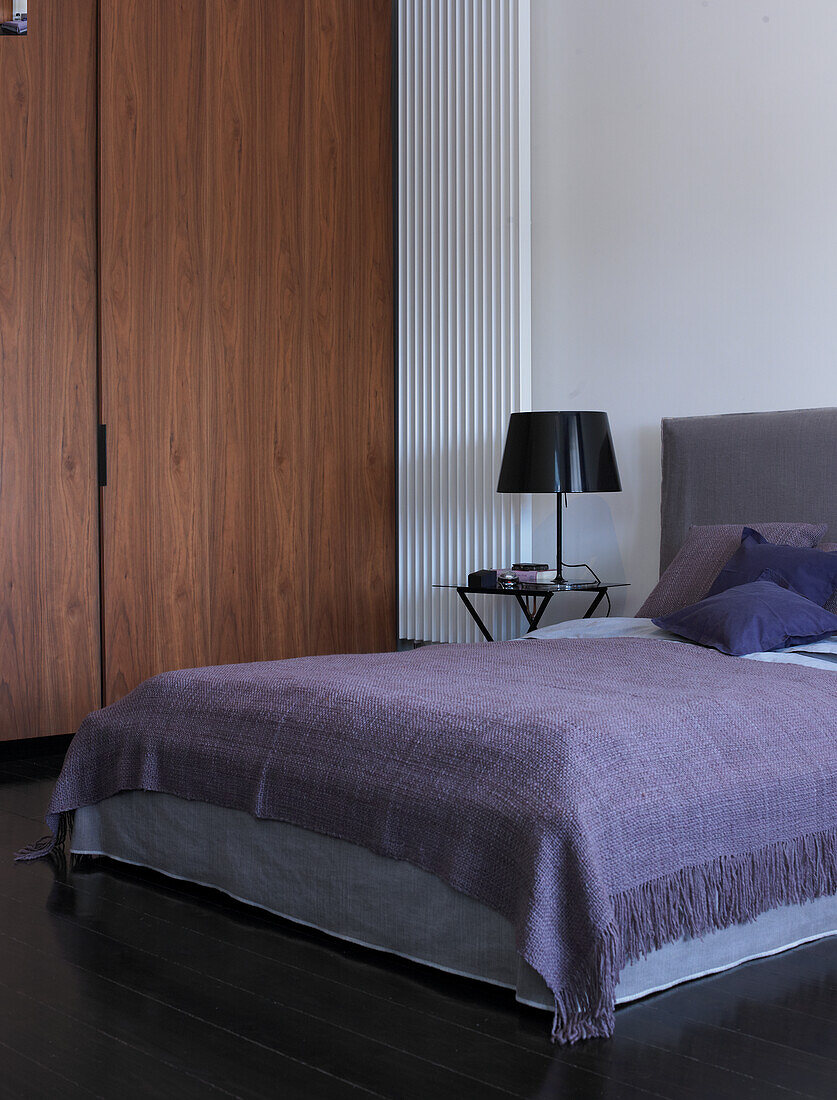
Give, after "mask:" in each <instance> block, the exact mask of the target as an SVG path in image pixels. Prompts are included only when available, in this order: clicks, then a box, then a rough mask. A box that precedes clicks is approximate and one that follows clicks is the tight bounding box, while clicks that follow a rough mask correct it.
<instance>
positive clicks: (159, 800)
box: [71, 791, 837, 1011]
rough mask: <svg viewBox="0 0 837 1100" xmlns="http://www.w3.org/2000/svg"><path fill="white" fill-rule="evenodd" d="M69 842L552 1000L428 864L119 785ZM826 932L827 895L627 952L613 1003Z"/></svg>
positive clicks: (496, 928) (836, 923)
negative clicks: (630, 956)
mask: <svg viewBox="0 0 837 1100" xmlns="http://www.w3.org/2000/svg"><path fill="white" fill-rule="evenodd" d="M71 850H72V851H73V852H74V853H76V854H78V855H103V856H110V857H111V858H113V859H117V860H120V861H122V862H124V863H131V864H135V865H139V866H142V867H148V868H151V869H153V870H155V871H160V872H162V873H163V874H165V875H169V876H171V877H173V878H178V879H185V880H186V881H188V882H193V883H198V884H200V885H203V886H210V887H213V888H215V889H218V890H222V891H223V892H224V893H226V894H228V895H229V896H231V897H233V898H236V899H237V900H239V901H243V902H246V903H247V904H249V905H255V906H258V907H259V908H261V909H266V910H268V911H269V912H271V913H274V914H276V915H278V916H281V917H285V918H287V919H289V920H292V921H295V922H297V923H300V924H304V925H308V926H310V927H313V928H317V929H319V930H321V931H323V932H327V933H329V934H330V935H333V936H338V937H340V938H341V939H344V940H349V941H351V942H352V943H358V944H362V945H363V946H365V947H371V948H375V949H376V950H379V951H387V952H390V953H392V954H395V955H400V956H402V957H404V958H407V959H411V960H413V961H415V962H419V963H423V964H426V965H429V966H434V967H437V968H438V969H441V970H445V971H448V972H449V973H453V974H459V975H463V976H465V977H468V978H475V979H477V980H480V981H484V982H490V983H492V984H493V985H499V986H505V987H507V988H509V989H512V990H514V993H515V996H516V998H517V1000H518V1001H521V1002H522V1003H524V1004H527V1005H532V1006H534V1007H536V1008H546V1009H549V1010H550V1011H552V1009H553V1004H552V996H551V994H550V992H549V990H548V988H547V987H546V984H545V983H544V981H543V979H542V978H541V977H540V975H538V974H537V973H536V972H535V971H534V970H533V969H532V968H531V967H530V966H529V965H528V964H527V963H526V962H524V961H523V960H522V959H521V958H520V956H519V955H518V954H517V952H516V950H515V938H514V929H513V928H512V926H511V925H510V924H509V922H508V921H507V920H505V918H503V917H501V916H500V915H499V914H498V913H495V912H494V911H493V910H491V909H488V908H487V907H486V906H484V905H482V904H480V903H479V902H476V901H474V900H473V899H472V898H469V897H466V896H465V895H464V894H461V893H459V892H458V891H456V890H453V889H451V888H450V887H449V886H447V885H446V884H445V883H443V882H442V881H441V880H440V879H438V878H436V877H435V876H434V875H431V874H429V873H428V872H427V871H423V870H421V869H420V868H417V867H413V866H412V864H409V863H403V862H399V861H396V860H392V859H387V858H385V857H384V856H379V855H376V854H375V853H373V852H369V851H367V850H366V849H365V848H361V847H358V846H357V845H355V844H349V843H347V842H346V841H343V840H335V839H332V838H331V837H325V836H321V835H320V834H318V833H313V832H310V831H309V830H307V829H300V828H297V827H296V826H294V825H285V824H282V823H281V822H276V821H261V820H258V819H256V818H253V817H251V816H250V815H249V814H246V813H243V812H242V811H240V810H229V809H224V808H222V807H218V806H210V805H207V804H206V803H203V802H188V801H186V800H184V799H181V798H176V797H174V796H173V795H167V794H154V793H149V792H145V791H128V792H125V793H123V794H119V795H116V796H115V797H113V798H109V799H106V800H105V801H103V802H100V803H99V804H98V805H95V806H87V807H85V808H83V809H80V810H78V811H77V812H76V815H75V825H74V829H73V837H72V844H71ZM836 933H837V898H834V897H830V898H820V899H819V900H817V901H814V902H810V903H808V904H806V905H798V906H786V907H783V908H781V909H776V910H773V911H771V912H769V913H765V914H763V915H762V916H761V917H759V918H758V919H757V920H755V921H753V922H752V923H751V924H747V925H740V926H736V927H734V928H728V929H726V930H724V931H722V932H715V933H712V934H711V935H708V936H705V937H704V938H703V939H702V940H684V941H680V942H678V943H673V944H669V945H668V946H666V947H664V948H662V949H661V950H659V951H655V952H653V953H652V954H650V955H649V956H648V957H647V958H645V959H641V960H639V961H637V962H634V963H631V964H630V965H629V966H627V967H626V968H625V969H624V970H623V972H622V975H621V978H620V981H619V985H618V986H617V988H616V1000H617V1004H621V1003H625V1002H626V1001H632V1000H636V999H637V998H639V997H644V996H646V995H647V994H649V993H654V992H658V991H659V990H662V989H668V988H669V987H670V986H673V985H676V984H678V983H680V982H685V981H689V980H690V979H692V978H699V977H703V976H704V975H706V974H712V973H716V972H718V971H720V970H726V969H729V968H730V967H733V966H737V965H738V964H739V963H742V962H746V961H748V960H750V959H755V958H759V957H761V956H764V955H771V954H775V953H777V952H779V951H785V950H788V949H789V948H791V947H795V946H797V945H799V944H801V943H806V942H809V941H811V940H815V939H820V938H822V937H824V936H831V935H835V934H836Z"/></svg>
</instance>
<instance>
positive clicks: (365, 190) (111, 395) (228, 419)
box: [100, 0, 395, 701]
mask: <svg viewBox="0 0 837 1100" xmlns="http://www.w3.org/2000/svg"><path fill="white" fill-rule="evenodd" d="M101 11H102V15H101V28H102V30H101V65H102V77H101V88H102V94H101V134H102V137H101V173H100V189H101V218H102V374H103V381H102V395H103V416H104V419H105V420H106V421H107V422H108V425H109V441H110V471H109V477H110V483H109V485H108V488H107V490H106V491H105V493H104V510H103V524H104V526H103V531H104V534H103V540H104V547H105V561H104V601H105V615H104V622H105V662H106V684H107V694H106V697H107V699H108V701H112V700H114V699H116V698H119V697H120V696H121V695H123V694H124V693H125V691H127V690H129V689H130V688H131V687H133V686H134V685H135V684H136V683H138V682H140V681H141V680H142V679H144V678H145V677H147V676H149V675H152V674H153V673H156V672H159V671H162V670H164V669H168V668H176V667H186V666H191V665H198V664H212V663H222V662H230V661H245V660H258V659H274V658H279V657H287V656H294V655H297V654H303V653H312V652H326V651H334V650H360V649H384V648H391V647H393V646H394V644H395V471H394V463H395V448H394V412H393V407H394V404H393V396H394V394H393V391H394V367H393V343H392V325H393V321H392V317H393V292H392V228H391V227H392V197H391V195H392V192H391V159H392V138H391V105H390V84H389V81H390V73H391V68H390V66H391V57H390V53H391V12H390V4H389V0H387V2H386V3H384V2H382V0H353V2H352V3H348V2H347V0H332V2H330V3H319V2H318V3H312V2H310V0H286V2H283V3H282V4H276V3H275V2H273V0H232V2H226V0H225V2H224V3H222V2H221V0H206V2H205V3H197V2H195V0H182V2H181V4H180V5H179V7H178V14H177V28H178V33H177V35H171V34H169V31H168V27H169V26H170V23H171V11H170V7H169V6H166V7H165V8H164V7H163V5H162V4H161V3H159V2H158V0H150V2H149V0H141V2H140V0H119V2H118V3H117V2H116V0H102V9H101ZM221 27H223V29H224V30H223V33H219V28H221Z"/></svg>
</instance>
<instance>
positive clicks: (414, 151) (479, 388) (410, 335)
mask: <svg viewBox="0 0 837 1100" xmlns="http://www.w3.org/2000/svg"><path fill="white" fill-rule="evenodd" d="M529 159H530V149H529V0H398V284H399V294H398V373H399V382H398V386H399V408H398V451H399V513H400V514H399V532H400V533H399V634H400V636H401V637H402V638H409V639H413V640H423V641H436V642H442V641H476V640H477V639H478V638H479V633H478V631H477V629H476V626H475V625H474V624H473V623H472V622H471V620H470V618H469V617H468V616H467V615H466V612H465V609H464V608H463V606H462V605H461V603H460V602H459V599H458V597H457V596H456V593H455V592H448V591H444V590H439V589H434V588H433V587H432V585H433V584H434V583H436V582H441V583H456V582H461V581H464V580H465V579H466V577H467V574H468V573H469V572H470V571H471V570H473V569H479V568H491V567H494V566H503V565H505V566H508V565H511V563H512V561H513V560H518V559H520V558H529V557H530V556H531V512H530V502H529V501H528V499H526V498H524V499H523V500H521V499H519V498H518V497H516V496H508V495H499V494H498V493H497V492H496V486H497V474H498V472H499V466H500V458H501V455H502V448H503V441H504V438H505V430H506V425H507V423H508V417H509V413H511V412H515V411H517V410H521V409H528V408H529V400H530V381H531V370H530V297H531V272H530V247H531V236H530V235H531V230H530V221H531V216H530V213H531V197H530V164H529ZM477 599H478V600H481V601H483V602H482V606H481V609H480V610H481V612H482V610H484V611H485V615H484V618H485V621H486V623H487V624H488V626H489V629H490V630H491V631H492V633H493V635H494V637H495V638H503V637H513V636H515V635H517V634H519V633H520V632H521V623H520V612H519V610H518V609H517V607H516V605H515V604H514V603H513V601H510V600H508V599H506V598H500V597H496V598H495V597H477ZM489 601H490V602H489Z"/></svg>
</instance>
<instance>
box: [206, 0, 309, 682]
mask: <svg viewBox="0 0 837 1100" xmlns="http://www.w3.org/2000/svg"><path fill="white" fill-rule="evenodd" d="M208 10H209V21H210V26H220V25H226V26H228V28H229V30H228V33H225V34H223V35H217V34H210V36H209V57H208V66H207V69H208V73H209V74H211V75H210V77H209V79H208V80H207V110H208V118H207V133H208V148H209V157H210V162H211V163H212V164H213V165H214V170H213V171H211V172H209V173H208V177H207V209H208V212H209V218H210V224H211V226H212V231H211V232H210V233H209V235H208V247H209V250H210V251H209V256H208V261H209V262H208V272H209V279H210V286H209V293H208V318H207V332H208V337H209V338H208V342H207V348H206V355H207V362H208V363H209V364H211V368H210V370H209V376H210V378H211V379H212V382H213V396H212V404H211V408H210V434H211V436H212V437H213V438H216V439H218V440H219V441H221V445H220V446H218V447H217V448H216V449H215V450H214V451H213V453H212V455H211V458H210V466H209V469H208V473H209V475H210V477H211V484H210V495H211V500H212V508H213V523H212V525H211V526H210V530H209V539H210V545H209V551H210V553H209V562H210V575H211V579H212V590H213V603H212V608H211V623H210V626H211V650H212V653H213V657H214V658H215V657H216V656H217V659H218V660H223V661H245V660H255V659H259V658H265V657H268V658H274V657H285V656H292V655H294V654H299V653H304V652H306V651H307V649H308V637H307V608H306V599H305V594H304V590H303V588H302V586H301V585H300V576H304V566H303V563H304V562H305V561H306V558H307V554H308V514H309V502H308V499H307V486H306V484H305V474H306V470H307V467H308V462H309V455H308V449H309V447H310V440H309V439H308V431H307V424H306V422H305V421H304V419H303V418H302V417H301V416H300V412H301V409H302V407H303V403H304V399H305V394H306V390H307V376H308V369H307V355H308V349H307V347H306V343H305V332H304V326H305V310H306V299H305V268H306V260H305V251H304V249H305V240H304V231H305V217H306V198H305V194H304V177H303V161H304V129H303V121H304V119H303V109H304V91H305V81H304V75H305V55H304V49H305V14H306V0H285V2H284V3H282V4H276V3H273V2H272V0H248V2H245V3H242V4H239V5H238V8H237V14H238V17H237V18H234V19H232V20H230V19H229V10H228V4H227V2H226V0H212V2H211V3H210V4H209V9H208Z"/></svg>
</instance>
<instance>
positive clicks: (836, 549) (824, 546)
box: [817, 542, 837, 615]
mask: <svg viewBox="0 0 837 1100" xmlns="http://www.w3.org/2000/svg"><path fill="white" fill-rule="evenodd" d="M817 549H818V550H824V551H825V552H826V554H837V542H818V543H817ZM825 610H826V611H830V612H831V614H832V615H837V592H835V593H834V595H833V596H832V597H831V598H830V599H829V600H827V601H826V604H825Z"/></svg>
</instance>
